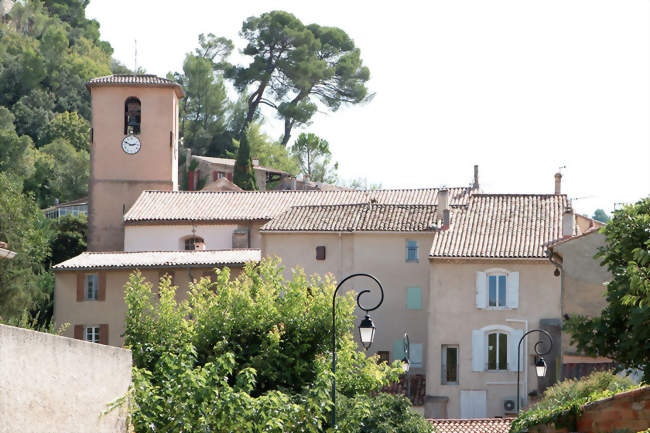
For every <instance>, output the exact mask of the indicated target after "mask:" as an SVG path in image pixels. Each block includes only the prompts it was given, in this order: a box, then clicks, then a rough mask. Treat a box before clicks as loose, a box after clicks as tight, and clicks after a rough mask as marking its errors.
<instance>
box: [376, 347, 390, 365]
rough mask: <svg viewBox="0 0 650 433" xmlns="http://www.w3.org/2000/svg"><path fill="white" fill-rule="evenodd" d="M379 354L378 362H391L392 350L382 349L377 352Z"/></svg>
mask: <svg viewBox="0 0 650 433" xmlns="http://www.w3.org/2000/svg"><path fill="white" fill-rule="evenodd" d="M377 356H378V357H379V358H378V359H377V364H381V363H382V362H386V363H388V364H390V352H389V351H388V350H380V351H379V352H377Z"/></svg>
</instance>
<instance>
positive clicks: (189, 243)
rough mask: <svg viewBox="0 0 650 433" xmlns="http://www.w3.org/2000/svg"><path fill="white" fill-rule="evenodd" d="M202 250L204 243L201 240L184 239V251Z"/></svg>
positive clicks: (196, 238) (194, 238)
mask: <svg viewBox="0 0 650 433" xmlns="http://www.w3.org/2000/svg"><path fill="white" fill-rule="evenodd" d="M204 249H205V242H204V241H203V238H199V237H191V238H187V239H185V250H186V251H193V250H204Z"/></svg>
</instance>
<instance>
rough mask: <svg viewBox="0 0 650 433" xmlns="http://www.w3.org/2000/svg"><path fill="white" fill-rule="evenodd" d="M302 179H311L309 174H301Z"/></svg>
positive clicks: (304, 180)
mask: <svg viewBox="0 0 650 433" xmlns="http://www.w3.org/2000/svg"><path fill="white" fill-rule="evenodd" d="M302 181H303V182H305V183H309V182H310V181H311V176H309V175H308V174H303V175H302Z"/></svg>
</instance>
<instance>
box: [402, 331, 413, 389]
mask: <svg viewBox="0 0 650 433" xmlns="http://www.w3.org/2000/svg"><path fill="white" fill-rule="evenodd" d="M402 344H403V347H404V358H402V370H404V373H406V397H407V398H408V399H409V401H411V342H410V341H409V334H408V331H404V337H403V338H402Z"/></svg>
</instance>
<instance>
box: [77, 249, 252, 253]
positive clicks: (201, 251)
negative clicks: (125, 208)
mask: <svg viewBox="0 0 650 433" xmlns="http://www.w3.org/2000/svg"><path fill="white" fill-rule="evenodd" d="M222 251H261V249H260V248H224V249H221V250H166V251H165V250H146V251H84V252H82V253H81V254H87V255H101V254H144V253H147V254H151V253H215V252H222Z"/></svg>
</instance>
